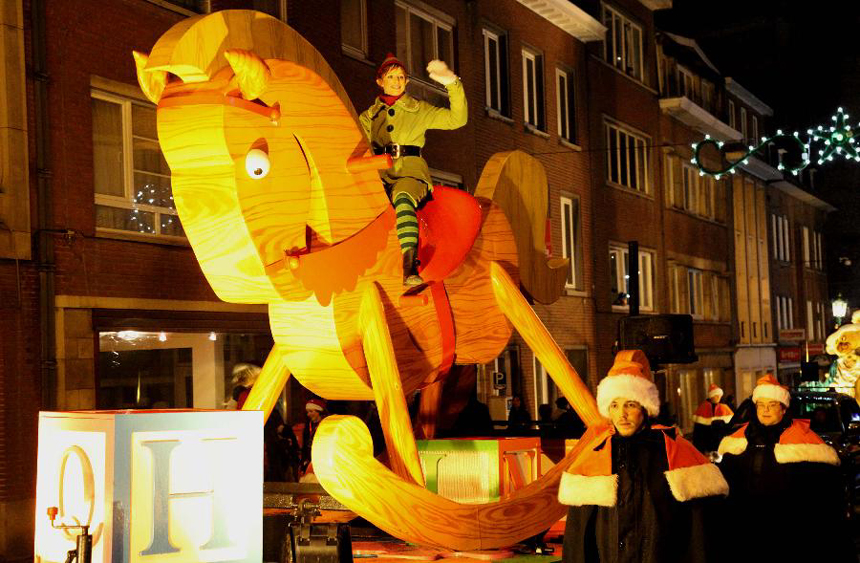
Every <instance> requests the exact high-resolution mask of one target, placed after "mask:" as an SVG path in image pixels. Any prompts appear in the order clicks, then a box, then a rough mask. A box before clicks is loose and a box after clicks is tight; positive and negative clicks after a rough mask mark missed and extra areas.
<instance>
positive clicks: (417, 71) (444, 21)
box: [394, 0, 456, 90]
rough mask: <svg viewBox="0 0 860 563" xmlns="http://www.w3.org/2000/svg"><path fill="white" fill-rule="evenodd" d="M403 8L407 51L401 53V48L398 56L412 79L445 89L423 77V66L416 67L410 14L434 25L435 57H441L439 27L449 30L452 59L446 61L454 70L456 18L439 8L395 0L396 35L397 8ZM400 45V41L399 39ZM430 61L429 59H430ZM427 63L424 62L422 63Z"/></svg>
mask: <svg viewBox="0 0 860 563" xmlns="http://www.w3.org/2000/svg"><path fill="white" fill-rule="evenodd" d="M398 9H401V10H403V11H404V12H405V16H406V17H405V25H406V29H404V31H403V33H404V35H405V42H404V44H405V47H404V48H405V49H406V52H405V53H401V52H400V51H399V50H398V52H397V58H399V59H400V60H401V61H403V63H404V64H405V65H406V70H407V74H409V75H410V77H411V79H412V80H416V81H418V82H421V83H423V84H426V85H429V86H432V87H433V88H436V89H438V90H444V87H442V86H438V85H436V84H435V83H434V82H433V81H431V80H429V79H424V78H421V77H422V76H423V72H422V71H423V70H424V69H423V68H415V62H414V61H413V60H412V41H411V38H412V18H411V17H410V16H412V15H415V16H417V17H418V18H421V19H423V20H424V21H427V22H429V23H430V24H432V25H433V31H434V32H433V58H434V59H440V58H441V57H440V56H439V29H440V28H441V29H443V30H445V31H447V32H448V36H449V38H450V45H449V46H448V47H449V50H450V52H451V60H450V61H445V62H446V63H447V64H448V66H449V67H450V68H451V69H452V70H453V69H454V68H455V63H456V61H455V54H456V51H455V42H454V28H455V20H454V18H452V17H451V16H449V15H448V14H446V13H445V12H442V11H441V10H437V9H435V8H430V7H429V6H427V7H425V5H423V4H422V6H421V7H419V6H416V5H415V4H412V3H410V2H406V1H405V0H395V1H394V11H395V16H394V27H395V37H396V36H397V35H398V32H397V31H398V30H397V10H398ZM397 43H398V47H399V41H397ZM428 62H429V61H428ZM423 64H425V63H422V65H423Z"/></svg>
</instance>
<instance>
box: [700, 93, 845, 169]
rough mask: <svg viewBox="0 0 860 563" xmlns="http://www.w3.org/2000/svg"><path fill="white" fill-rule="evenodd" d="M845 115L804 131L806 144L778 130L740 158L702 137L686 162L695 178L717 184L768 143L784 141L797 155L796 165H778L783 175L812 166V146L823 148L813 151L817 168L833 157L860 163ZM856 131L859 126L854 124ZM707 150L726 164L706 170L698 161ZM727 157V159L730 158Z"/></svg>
mask: <svg viewBox="0 0 860 563" xmlns="http://www.w3.org/2000/svg"><path fill="white" fill-rule="evenodd" d="M847 120H848V114H847V113H845V111H844V110H843V109H842V108H841V107H840V108H839V109H838V110H837V111H836V114H835V115H834V116H833V117H832V118H831V121H833V125H830V126H829V127H826V126H823V125H819V126H818V127H817V128H815V129H807V130H806V141H803V140H802V139H801V137H800V133H798V132H797V131H795V132H794V133H791V134H788V133H783V132H782V130H781V129H777V131H776V135H773V136H771V137H762V138H761V142H760V143H759V144H758V145H749V146H748V147H747V151H746V153H744V154H742V155H741V156H740V157H737V156H735V155H736V154H737V152H739V151H737V149H736V145H734V144H731V143H729V144H727V143H725V142H723V141H718V140H715V139H712V138H711V136H710V135H705V139H704V140H703V141H701V142H699V143H693V158H692V159H690V162H691V163H693V164H694V165H695V166H696V167H697V168H698V169H699V175H700V176H704V175H706V174H707V175H709V176H713V177H714V178H715V179H717V180H719V179H720V178H721V177H722V176H723V175H725V174H734V173H735V170H736V169H737V168H738V167H739V166H742V165H744V164H749V158H750V157H751V156H752V155H754V154H755V153H758V152H759V151H761V150H762V149H764V148H765V147H767V146H768V145H770V144H771V143H774V142H777V141H788V143H789V145H791V144H794V145H795V146H796V147H797V149H798V150H799V151H800V159H798V161H797V163H796V164H790V165H785V164H783V163H782V162H780V163H779V165H778V166H777V168H778V169H779V170H783V171H786V172H791V173H792V174H793V175H795V176H797V174H798V173H799V172H800V171H801V170H803V169H804V168H806V167H807V166H809V165H810V164H811V162H812V155H813V145H819V146H820V145H823V148H818V149H817V151H816V155H817V158H816V161H817V162H818V164H824V163H825V162H830V161H832V160H833V157H834V156H842V157H844V158H845V159H847V160H854V161H855V162H860V154H858V152H857V145H856V144H855V143H856V141H855V139H854V129H852V127H851V125H850V124H849V123H848V121H847ZM858 127H860V124H858ZM708 146H713V147H716V148H717V150H718V151H719V153H720V156H722V157H723V160H725V161H726V162H727V163H728V164H726V165H725V166H723V167H720V168H710V167H708V166H707V165H706V164H704V163H703V162H702V160H701V153H702V150H703V149H705V148H706V147H708ZM730 155H731V158H730Z"/></svg>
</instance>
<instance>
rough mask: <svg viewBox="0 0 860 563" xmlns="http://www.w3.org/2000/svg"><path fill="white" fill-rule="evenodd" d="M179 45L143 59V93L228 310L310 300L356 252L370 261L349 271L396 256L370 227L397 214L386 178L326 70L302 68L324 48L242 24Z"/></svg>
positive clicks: (178, 195) (182, 36) (205, 25)
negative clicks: (321, 281) (385, 254)
mask: <svg viewBox="0 0 860 563" xmlns="http://www.w3.org/2000/svg"><path fill="white" fill-rule="evenodd" d="M213 20H218V21H213ZM219 29H220V30H222V33H223V35H222V36H220V37H219V36H217V30H219ZM228 29H229V30H230V32H229V33H228V31H227V30H228ZM172 31H175V33H173V32H171V33H167V34H165V35H164V36H163V37H162V38H161V39H160V40H159V41H158V43H157V44H156V45H155V46H154V47H153V49H152V53H151V54H150V55H149V56H147V55H145V54H141V53H135V61H136V64H137V73H138V81H139V83H140V85H141V88H142V90H143V91H144V93H145V94H146V95H147V96H148V97H149V99H150V100H152V101H153V102H154V103H156V104H157V105H158V134H159V142H160V144H161V147H162V150H163V151H164V156H165V159H166V160H167V162H168V164H169V165H170V169H171V173H172V186H173V195H174V201H175V204H176V207H177V210H178V211H179V215H180V218H181V220H182V225H183V228H184V229H185V232H186V235H187V237H188V240H189V242H190V243H191V245H192V247H193V248H194V251H195V253H196V255H197V258H198V261H199V263H200V265H201V268H202V269H203V272H204V274H205V275H206V277H207V279H208V280H209V282H210V284H211V285H212V287H213V289H214V290H215V292H216V293H217V294H218V296H219V297H220V298H221V299H223V300H225V301H231V302H239V303H266V302H272V301H277V300H287V301H294V300H304V299H307V298H308V297H309V296H310V295H311V293H312V292H313V291H314V284H315V282H316V281H318V278H320V276H322V275H324V274H323V272H324V271H325V270H326V269H329V268H330V267H331V265H332V264H333V263H340V264H341V265H343V263H344V260H343V259H344V256H352V255H354V254H355V253H354V252H350V249H349V248H346V246H349V245H352V246H357V245H358V246H360V247H361V248H363V249H364V251H363V252H362V253H360V254H361V256H362V257H364V258H363V260H358V261H356V260H352V261H348V264H349V265H350V267H352V268H353V269H354V270H361V269H362V268H367V267H369V265H370V264H373V263H374V262H375V261H376V260H377V258H378V256H377V255H378V253H379V252H381V250H382V248H383V247H384V246H385V237H381V238H380V237H379V236H378V233H376V232H375V231H374V229H373V224H374V221H375V220H376V219H377V218H378V217H379V216H380V215H381V214H382V213H383V212H384V211H385V210H386V209H387V208H388V200H387V198H386V196H385V193H384V190H383V187H382V184H381V182H380V180H379V177H378V174H377V173H376V171H375V169H376V168H379V167H384V166H385V165H386V163H384V162H379V161H378V159H373V158H371V157H369V158H363V157H364V155H365V154H366V153H367V152H368V146H367V142H366V140H365V138H364V135H363V134H362V132H361V131H360V129H359V128H358V127H357V121H356V116H355V110H354V109H353V107H352V105H351V103H350V101H349V98H348V97H347V96H346V94H345V92H344V90H343V87H342V86H341V84H340V82H339V81H338V79H337V77H336V76H335V75H334V73H333V72H332V71H331V69H330V68H329V67H328V65H327V64H326V63H325V61H324V60H323V59H322V58H321V57H319V56H318V54H317V56H316V57H314V58H313V60H298V59H300V58H302V57H304V56H305V55H307V54H308V53H316V51H315V50H314V49H313V47H311V46H310V45H309V44H308V43H307V42H306V41H305V40H304V39H303V38H302V37H301V36H299V35H298V34H297V33H296V32H294V31H293V30H292V29H290V28H289V27H288V26H286V25H285V24H283V23H282V22H280V21H279V20H277V19H275V18H272V17H269V16H266V15H264V14H260V13H256V12H247V11H240V10H227V11H221V12H217V13H214V14H210V15H207V16H201V17H198V18H190V19H189V20H188V22H187V23H186V24H185V25H182V26H176V27H174V29H173V30H172ZM204 31H205V33H204ZM213 31H215V32H216V33H215V36H213ZM377 230H378V229H377ZM347 241H349V245H346V244H345V243H346V242H347ZM341 245H344V247H343V248H338V247H339V246H341ZM354 277H355V276H353V278H354ZM353 283H354V281H353Z"/></svg>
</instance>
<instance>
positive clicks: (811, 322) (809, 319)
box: [806, 299, 815, 340]
mask: <svg viewBox="0 0 860 563" xmlns="http://www.w3.org/2000/svg"><path fill="white" fill-rule="evenodd" d="M806 337H807V338H809V339H810V340H814V339H815V318H814V317H813V316H812V301H809V300H808V299H807V301H806Z"/></svg>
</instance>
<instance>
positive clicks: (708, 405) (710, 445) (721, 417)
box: [693, 383, 734, 453]
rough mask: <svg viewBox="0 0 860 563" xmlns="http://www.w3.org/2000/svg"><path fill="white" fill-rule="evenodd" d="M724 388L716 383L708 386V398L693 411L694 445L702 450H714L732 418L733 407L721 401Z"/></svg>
mask: <svg viewBox="0 0 860 563" xmlns="http://www.w3.org/2000/svg"><path fill="white" fill-rule="evenodd" d="M722 398H723V390H722V389H720V388H719V387H718V386H717V384H716V383H711V385H710V387H708V398H707V399H705V400H704V401H703V402H702V404H701V405H699V408H697V409H696V412H695V413H693V445H694V446H696V448H698V449H699V451H700V452H705V453H707V452H713V451H716V450H717V447H719V445H720V440H721V439H722V438H723V436H724V435H725V434H726V433H725V432H724V430H725V428H726V425H727V424H728V423H729V421H730V420H731V419H732V415H733V414H734V413H733V412H732V409H730V408H729V407H728V405H724V404H722V403H721V402H720V400H721V399H722Z"/></svg>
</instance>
